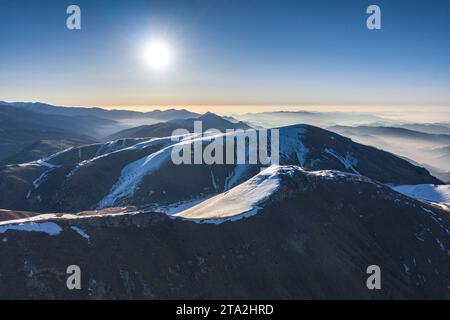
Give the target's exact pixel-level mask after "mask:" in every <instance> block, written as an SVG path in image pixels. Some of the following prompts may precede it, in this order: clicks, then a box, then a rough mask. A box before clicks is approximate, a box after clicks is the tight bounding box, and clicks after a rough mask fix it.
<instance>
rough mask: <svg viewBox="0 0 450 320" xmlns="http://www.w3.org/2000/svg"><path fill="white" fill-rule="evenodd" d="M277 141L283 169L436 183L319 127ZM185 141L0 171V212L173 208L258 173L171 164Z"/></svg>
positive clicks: (121, 147)
mask: <svg viewBox="0 0 450 320" xmlns="http://www.w3.org/2000/svg"><path fill="white" fill-rule="evenodd" d="M220 137H221V139H224V137H225V136H220ZM279 137H280V148H279V153H280V159H279V160H280V163H281V164H283V165H299V166H302V167H303V168H305V169H308V170H326V169H333V170H340V171H343V172H351V173H355V174H358V175H362V176H366V177H369V178H372V179H374V180H377V181H380V182H383V183H393V184H420V183H422V184H424V183H425V184H440V183H441V182H440V181H439V180H437V179H436V178H434V177H432V176H431V175H430V174H429V173H428V172H427V171H426V170H425V169H423V168H420V167H416V166H414V165H412V164H410V163H409V162H407V161H405V160H403V159H400V158H398V157H396V156H394V155H392V154H390V153H387V152H384V151H381V150H378V149H375V148H372V147H368V146H364V145H361V144H357V143H354V142H353V141H351V140H350V139H348V138H345V137H342V136H339V135H337V134H335V133H331V132H329V131H326V130H323V129H320V128H316V127H312V126H307V125H297V126H291V127H284V128H280V131H279ZM191 138H192V137H191V136H186V137H184V140H183V141H181V142H177V141H172V139H171V138H153V139H123V140H117V141H113V142H109V143H106V144H92V145H88V146H83V147H78V148H71V149H69V150H66V151H64V152H61V153H58V154H55V155H53V156H51V157H49V158H47V159H43V160H41V161H37V162H32V163H25V164H21V165H10V166H6V167H3V168H1V169H0V191H1V192H0V207H1V208H5V209H13V210H25V211H35V212H78V211H82V210H91V209H95V208H98V209H101V208H108V207H114V206H123V205H125V206H128V205H134V206H138V207H140V208H147V209H148V210H157V211H160V209H161V208H163V209H161V210H163V211H167V210H168V207H170V208H173V209H174V208H176V207H177V209H174V210H178V209H182V208H183V206H191V205H192V204H195V203H196V202H198V201H202V200H205V199H207V198H209V197H211V196H214V195H216V194H218V193H221V192H224V191H226V190H229V189H230V188H232V187H234V186H236V185H238V184H239V183H241V182H243V181H245V180H247V179H249V178H251V177H253V176H254V175H255V174H257V173H258V172H260V170H261V167H262V166H261V165H258V164H238V165H236V164H229V165H222V164H212V165H207V164H201V165H189V164H182V165H175V164H174V163H173V162H172V159H171V155H172V151H173V149H174V148H175V147H177V146H180V144H188V145H189V146H191V148H192V145H193V143H194V140H193V139H191ZM197 139H198V140H197V141H200V142H201V144H203V146H204V147H205V146H207V145H209V144H210V143H211V138H210V137H200V138H197ZM247 143H248V140H247ZM247 148H248V146H247ZM224 154H225V155H224V157H225V156H226V150H224ZM247 163H248V162H247Z"/></svg>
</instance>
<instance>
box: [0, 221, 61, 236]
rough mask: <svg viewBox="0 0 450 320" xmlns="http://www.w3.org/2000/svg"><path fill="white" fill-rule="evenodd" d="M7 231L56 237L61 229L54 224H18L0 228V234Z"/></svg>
mask: <svg viewBox="0 0 450 320" xmlns="http://www.w3.org/2000/svg"><path fill="white" fill-rule="evenodd" d="M8 230H17V231H25V232H42V233H46V234H48V235H50V236H56V235H58V234H60V233H61V231H62V228H61V227H60V226H59V225H57V224H56V223H54V222H44V223H35V222H30V223H20V224H7V225H2V226H0V233H5V232H6V231H8Z"/></svg>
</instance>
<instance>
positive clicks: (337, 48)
mask: <svg viewBox="0 0 450 320" xmlns="http://www.w3.org/2000/svg"><path fill="white" fill-rule="evenodd" d="M70 4H77V5H79V6H80V7H81V15H82V17H81V18H82V29H81V30H79V31H69V30H67V28H66V18H67V16H68V15H67V14H66V8H67V6H68V5H70ZM370 4H377V5H379V6H380V7H381V13H382V29H381V30H377V31H371V30H368V29H367V28H366V19H367V17H368V15H367V14H366V8H367V7H368V6H369V5H370ZM154 41H163V42H164V43H166V44H167V45H168V47H169V48H170V51H171V53H172V59H171V63H170V65H169V66H168V67H167V68H165V69H164V70H154V69H152V68H150V67H149V66H148V65H147V64H146V63H145V61H144V59H143V58H142V55H143V51H144V48H145V46H146V45H147V44H148V43H151V42H154ZM0 43H1V46H0V100H7V101H42V102H48V103H52V104H58V105H67V106H74V105H83V106H115V107H123V106H140V105H142V106H149V105H151V106H156V105H157V106H160V105H166V106H169V105H175V106H180V105H187V106H193V105H283V106H284V105H289V106H297V105H309V106H315V105H317V106H323V105H350V106H360V105H376V106H398V107H400V106H411V105H414V106H427V107H428V106H444V108H445V107H449V106H450V1H448V0H441V1H438V0H434V1H425V0H421V1H419V0H417V1H412V0H389V1H364V0H359V1H356V0H329V1H325V0H315V1H301V0H295V1H287V0H286V1H283V0H277V1H275V0H272V1H265V0H191V1H189V0H183V1H175V0H163V1H144V0H129V1H114V0H88V1H86V0H71V1H65V0H54V1H50V0H40V1H37V0H0Z"/></svg>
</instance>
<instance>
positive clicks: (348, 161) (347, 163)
mask: <svg viewBox="0 0 450 320" xmlns="http://www.w3.org/2000/svg"><path fill="white" fill-rule="evenodd" d="M324 152H325V153H327V154H329V155H331V156H333V157H334V158H336V159H337V160H339V162H340V163H342V164H343V165H344V167H345V169H347V170H352V171H353V172H354V173H355V174H359V172H358V171H357V170H356V169H355V167H356V166H357V165H358V159H356V158H355V157H354V156H353V155H352V154H351V153H349V152H347V154H346V155H345V157H343V156H342V155H339V154H338V153H337V152H336V151H335V150H334V149H331V148H326V149H325V150H324Z"/></svg>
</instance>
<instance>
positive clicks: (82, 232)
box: [70, 227, 90, 240]
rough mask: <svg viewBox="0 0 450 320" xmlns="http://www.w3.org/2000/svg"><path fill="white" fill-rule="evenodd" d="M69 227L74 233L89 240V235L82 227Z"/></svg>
mask: <svg viewBox="0 0 450 320" xmlns="http://www.w3.org/2000/svg"><path fill="white" fill-rule="evenodd" d="M70 229H72V230H73V231H75V232H76V233H78V234H79V235H80V236H82V237H83V238H85V239H87V240H89V239H90V237H89V235H88V234H87V233H86V232H85V231H84V230H82V229H80V228H78V227H70Z"/></svg>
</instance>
